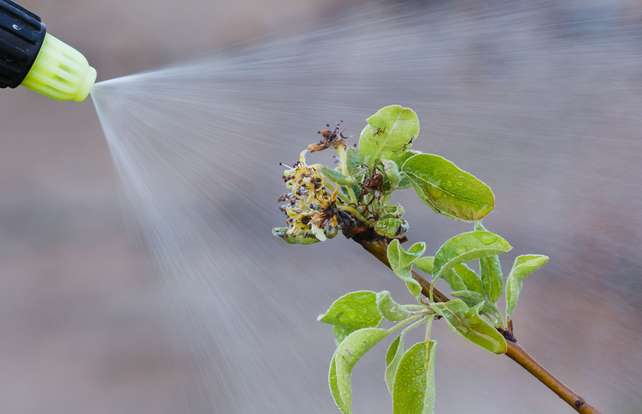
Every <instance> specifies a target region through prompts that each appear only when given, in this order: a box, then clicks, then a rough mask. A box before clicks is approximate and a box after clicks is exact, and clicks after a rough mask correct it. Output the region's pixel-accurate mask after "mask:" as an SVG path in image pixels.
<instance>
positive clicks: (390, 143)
mask: <svg viewBox="0 0 642 414" xmlns="http://www.w3.org/2000/svg"><path fill="white" fill-rule="evenodd" d="M418 135H419V118H418V117H417V114H416V113H415V111H413V110H412V109H410V108H405V107H403V106H400V105H389V106H384V107H383V108H381V109H379V110H378V111H377V112H376V113H374V114H373V115H371V116H370V117H369V118H368V125H366V127H365V128H364V129H363V130H362V131H361V137H360V138H359V154H360V155H361V156H362V158H364V159H365V160H366V162H367V164H368V165H369V166H371V167H372V166H373V165H374V163H375V162H376V161H377V160H379V159H381V158H386V159H390V156H391V155H394V154H398V153H401V152H403V151H405V150H407V149H408V148H409V147H410V145H411V144H412V141H413V140H414V139H415V138H417V136H418Z"/></svg>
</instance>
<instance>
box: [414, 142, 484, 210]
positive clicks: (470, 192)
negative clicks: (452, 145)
mask: <svg viewBox="0 0 642 414" xmlns="http://www.w3.org/2000/svg"><path fill="white" fill-rule="evenodd" d="M402 171H403V172H404V173H405V174H406V175H407V176H408V178H409V179H410V181H411V182H412V184H413V186H414V187H415V191H416V192H417V196H419V198H420V199H421V200H422V201H423V202H424V203H426V204H428V206H430V207H431V208H432V209H433V210H435V211H436V212H437V213H440V214H443V215H446V216H448V217H451V218H455V219H459V220H464V221H474V220H480V219H482V218H483V217H485V216H486V215H487V214H488V213H490V212H491V211H492V210H493V208H494V207H495V195H494V194H493V191H492V190H491V189H490V187H488V185H486V184H485V183H484V182H483V181H481V180H479V179H478V178H477V177H475V176H474V175H472V174H470V173H469V172H466V171H464V170H462V169H460V168H459V167H457V166H456V165H455V164H453V163H452V162H451V161H449V160H447V159H445V158H444V157H441V156H439V155H435V154H418V155H415V156H413V157H410V158H408V160H406V162H405V163H404V164H403V166H402Z"/></svg>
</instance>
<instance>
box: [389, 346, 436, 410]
mask: <svg viewBox="0 0 642 414" xmlns="http://www.w3.org/2000/svg"><path fill="white" fill-rule="evenodd" d="M436 349H437V343H436V342H435V341H428V342H420V343H417V344H415V345H413V346H412V347H411V348H410V349H408V351H406V352H405V353H404V355H403V356H402V357H401V360H400V361H399V366H398V368H397V372H396V375H395V380H394V388H393V393H392V412H393V414H432V413H433V412H434V409H435V408H434V406H435V350H436Z"/></svg>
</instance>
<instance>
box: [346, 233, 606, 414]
mask: <svg viewBox="0 0 642 414" xmlns="http://www.w3.org/2000/svg"><path fill="white" fill-rule="evenodd" d="M353 238H354V240H355V241H356V242H357V243H359V244H360V245H361V246H362V247H363V248H364V249H366V250H367V251H368V252H369V253H370V254H372V255H373V256H374V257H376V258H377V259H379V260H380V261H381V262H382V263H383V264H384V265H386V266H388V267H390V265H389V263H388V258H387V247H388V241H387V240H385V239H380V238H379V239H377V238H375V239H372V238H365V237H363V238H360V237H353ZM412 275H413V277H414V279H415V280H416V281H417V282H419V284H420V285H421V293H422V294H423V295H424V296H426V297H428V296H429V295H430V293H431V291H432V297H433V299H434V300H435V301H436V302H447V301H448V300H450V298H449V297H448V296H447V295H445V294H444V293H443V292H441V291H440V290H439V289H437V288H436V287H434V286H433V285H432V284H431V283H430V282H429V281H428V280H426V279H425V278H424V277H423V276H421V275H420V274H419V273H417V272H414V271H413V272H412ZM500 332H501V333H502V335H505V332H502V331H500ZM506 344H507V345H508V349H507V351H506V356H507V357H508V358H510V359H512V360H513V361H515V362H516V363H518V364H519V365H520V366H521V367H522V368H524V369H525V370H526V371H527V372H528V373H530V374H531V375H532V376H534V377H535V378H537V379H538V380H539V381H540V382H541V383H542V384H544V385H546V386H547V387H548V388H549V389H550V390H551V391H553V392H554V393H555V394H557V396H558V397H560V398H561V399H562V400H564V401H565V402H566V403H567V404H568V405H570V406H571V407H573V409H574V410H575V411H577V412H578V413H580V414H600V412H599V411H598V410H597V409H596V408H594V407H592V406H591V405H590V404H588V403H587V402H586V401H585V400H584V399H583V398H582V397H581V396H579V395H578V394H577V393H576V392H575V391H573V390H572V389H570V388H569V387H567V386H566V385H565V384H564V383H563V382H562V381H560V380H559V379H557V378H556V377H555V376H554V375H553V374H551V373H550V372H549V371H547V370H546V369H545V368H544V367H542V366H541V365H540V364H539V363H538V362H537V360H535V358H533V357H532V356H531V355H530V354H528V353H527V352H526V351H525V350H524V349H523V348H522V347H521V346H519V345H518V344H517V343H516V342H515V341H512V340H507V341H506Z"/></svg>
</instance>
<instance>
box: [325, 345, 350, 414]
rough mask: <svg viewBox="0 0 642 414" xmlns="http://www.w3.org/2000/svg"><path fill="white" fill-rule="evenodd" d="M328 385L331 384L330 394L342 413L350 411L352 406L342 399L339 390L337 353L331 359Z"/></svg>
mask: <svg viewBox="0 0 642 414" xmlns="http://www.w3.org/2000/svg"><path fill="white" fill-rule="evenodd" d="M328 385H329V386H330V394H331V395H332V399H333V400H334V403H335V404H336V406H337V408H338V409H339V411H341V412H342V413H349V412H350V407H346V405H345V404H344V403H343V400H342V399H341V393H340V392H339V384H338V383H337V363H336V360H335V354H333V355H332V360H331V361H330V369H329V371H328Z"/></svg>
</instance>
